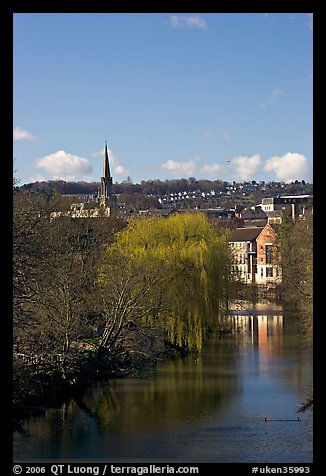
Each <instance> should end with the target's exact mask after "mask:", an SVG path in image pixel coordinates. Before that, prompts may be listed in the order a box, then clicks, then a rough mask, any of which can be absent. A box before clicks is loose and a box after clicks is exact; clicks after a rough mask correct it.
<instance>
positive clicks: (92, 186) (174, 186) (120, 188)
mask: <svg viewBox="0 0 326 476" xmlns="http://www.w3.org/2000/svg"><path fill="white" fill-rule="evenodd" d="M241 184H242V185H245V186H252V187H253V190H255V189H256V191H261V192H263V191H266V192H267V193H268V194H269V196H270V195H274V193H275V194H279V193H287V194H312V184H309V183H306V182H305V181H304V180H302V181H301V182H300V181H298V180H295V181H293V182H291V183H287V184H284V183H280V182H264V181H262V182H259V183H258V182H256V181H255V180H252V181H247V182H241ZM239 185H240V183H239V182H235V181H234V182H233V183H232V184H231V183H229V182H226V181H223V180H207V179H205V180H204V179H198V180H197V179H196V178H195V177H189V178H188V179H185V178H182V179H174V180H164V181H163V180H158V179H157V180H142V181H141V183H137V184H134V183H132V180H131V179H129V180H127V181H124V182H121V183H118V182H116V183H114V184H113V187H112V189H113V192H114V193H116V194H131V193H132V194H145V195H155V196H163V195H165V194H167V193H178V192H183V191H186V192H192V191H196V190H201V191H203V192H210V191H211V190H215V191H223V190H224V191H225V190H226V189H227V187H229V186H235V187H236V186H239ZM19 189H20V190H21V191H25V192H26V191H30V192H37V193H45V194H47V195H48V196H52V195H53V194H54V193H55V192H57V193H59V194H71V195H92V194H97V192H98V190H99V182H66V181H64V180H53V181H51V180H49V181H41V182H34V183H29V184H24V185H21V186H20V187H19Z"/></svg>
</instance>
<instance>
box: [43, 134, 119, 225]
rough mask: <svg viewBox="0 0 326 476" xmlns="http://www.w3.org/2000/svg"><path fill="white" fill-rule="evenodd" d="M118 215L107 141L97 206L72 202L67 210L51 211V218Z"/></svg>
mask: <svg viewBox="0 0 326 476" xmlns="http://www.w3.org/2000/svg"><path fill="white" fill-rule="evenodd" d="M118 215H119V210H118V204H117V197H116V196H115V195H114V193H113V191H112V176H111V172H110V162H109V151H108V146H107V142H105V149H104V163H103V174H102V177H101V181H100V188H99V191H98V197H97V206H96V205H95V206H94V207H93V208H86V207H85V204H84V203H74V204H72V205H71V207H70V210H69V211H64V212H63V211H56V212H52V213H51V218H58V217H61V216H67V217H71V218H96V217H103V216H105V217H110V216H111V217H112V216H113V217H116V216H118Z"/></svg>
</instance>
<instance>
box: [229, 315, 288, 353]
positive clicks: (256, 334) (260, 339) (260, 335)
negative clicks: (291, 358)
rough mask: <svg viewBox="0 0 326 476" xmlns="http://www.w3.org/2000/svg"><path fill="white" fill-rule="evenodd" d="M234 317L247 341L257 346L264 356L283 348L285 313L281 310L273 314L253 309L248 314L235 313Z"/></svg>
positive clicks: (237, 327)
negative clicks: (260, 312) (259, 312)
mask: <svg viewBox="0 0 326 476" xmlns="http://www.w3.org/2000/svg"><path fill="white" fill-rule="evenodd" d="M262 312H263V311H262ZM265 312H266V311H265ZM234 319H235V323H234V324H235V327H236V329H237V331H238V332H240V333H241V334H243V337H244V339H245V343H246V344H248V343H251V345H252V346H253V347H256V348H257V349H258V351H259V354H260V355H261V356H262V357H264V356H268V355H270V354H272V353H274V352H278V351H279V350H280V349H281V348H282V345H283V315H282V313H281V311H277V310H275V311H273V314H258V313H257V312H255V310H252V312H251V313H248V314H240V313H239V314H235V315H234Z"/></svg>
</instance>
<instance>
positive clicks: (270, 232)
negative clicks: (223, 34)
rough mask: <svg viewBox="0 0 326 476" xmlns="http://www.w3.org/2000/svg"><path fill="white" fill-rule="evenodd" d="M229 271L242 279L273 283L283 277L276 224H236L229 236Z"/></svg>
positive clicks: (261, 283)
mask: <svg viewBox="0 0 326 476" xmlns="http://www.w3.org/2000/svg"><path fill="white" fill-rule="evenodd" d="M229 247H230V250H231V260H232V261H231V272H232V273H233V274H234V275H235V276H236V277H237V278H238V279H239V280H240V281H242V282H244V283H248V284H249V283H257V284H259V285H268V284H271V285H275V284H277V283H280V282H281V280H282V273H281V267H280V263H279V255H278V252H277V250H276V228H275V227H273V226H272V225H271V224H269V223H267V224H266V225H265V226H263V227H257V226H256V227H244V228H236V229H235V230H234V231H233V233H232V234H231V236H230V238H229Z"/></svg>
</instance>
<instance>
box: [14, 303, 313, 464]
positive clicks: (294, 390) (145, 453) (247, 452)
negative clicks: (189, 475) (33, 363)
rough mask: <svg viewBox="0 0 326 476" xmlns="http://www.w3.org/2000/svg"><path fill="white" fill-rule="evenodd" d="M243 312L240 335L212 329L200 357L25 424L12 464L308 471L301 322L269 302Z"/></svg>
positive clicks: (90, 394)
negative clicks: (286, 466) (275, 466)
mask: <svg viewBox="0 0 326 476" xmlns="http://www.w3.org/2000/svg"><path fill="white" fill-rule="evenodd" d="M240 304H241V306H240V305H239V309H238V314H237V315H233V316H231V317H229V321H230V322H231V323H232V328H233V329H235V331H234V332H229V333H227V334H222V335H221V333H220V332H219V331H218V330H217V329H216V328H215V329H212V331H211V332H210V333H209V335H208V337H207V339H206V341H205V344H204V346H203V348H202V350H201V351H200V352H199V353H197V354H192V353H188V355H186V356H184V357H183V358H180V357H179V356H177V355H178V354H177V353H176V354H175V356H176V358H174V359H173V358H172V359H170V360H169V359H168V360H166V361H164V362H162V363H160V364H159V365H157V367H156V368H155V370H154V371H153V372H148V373H147V374H146V372H145V373H144V375H143V378H134V377H133V376H132V375H129V376H126V377H125V378H111V379H108V380H101V381H98V382H94V383H93V384H90V385H89V386H88V388H87V390H86V391H85V393H84V395H83V400H82V402H81V401H76V400H74V399H71V400H70V401H69V402H66V403H65V404H63V405H61V406H58V407H57V408H53V407H52V408H47V409H45V412H44V414H43V415H40V416H39V417H38V418H26V419H25V420H24V422H23V430H24V431H25V433H24V432H23V433H22V432H15V433H14V457H15V462H17V463H18V462H20V461H21V462H24V461H25V462H28V461H34V462H35V461H36V460H37V461H45V460H47V461H49V460H50V461H56V462H63V461H71V460H77V459H81V458H82V460H83V461H85V460H88V461H90V460H96V461H98V460H105V461H106V462H118V461H120V462H121V461H123V462H124V463H130V464H132V463H136V462H138V463H140V462H144V463H148V462H150V461H152V462H155V461H156V462H157V461H160V462H164V461H166V462H168V463H180V464H181V463H202V462H209V463H223V462H226V463H241V462H246V463H250V462H252V463H260V462H262V463H277V462H280V461H282V462H284V463H304V462H307V463H308V462H310V461H311V460H312V432H311V431H312V430H311V415H310V412H304V413H298V402H300V401H304V400H305V398H306V396H307V395H308V390H309V389H310V386H311V384H312V360H311V355H310V352H309V351H308V349H305V348H304V347H303V345H302V343H303V340H302V339H303V336H301V333H300V325H299V316H298V315H294V314H293V313H291V314H290V315H288V314H287V313H285V314H284V313H283V312H282V307H281V306H276V305H275V304H274V303H273V304H272V305H269V304H268V303H267V302H266V301H263V302H261V301H259V302H258V303H257V304H256V305H255V307H251V308H250V305H249V304H250V303H246V302H243V303H240ZM231 307H232V309H234V306H233V305H232V306H231ZM234 310H235V309H234ZM298 416H299V418H300V420H298V419H297V418H298ZM265 418H266V419H267V420H268V421H267V422H266V421H265ZM277 419H278V420H280V421H269V420H277ZM286 419H287V420H293V421H289V422H287V421H283V420H286Z"/></svg>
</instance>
